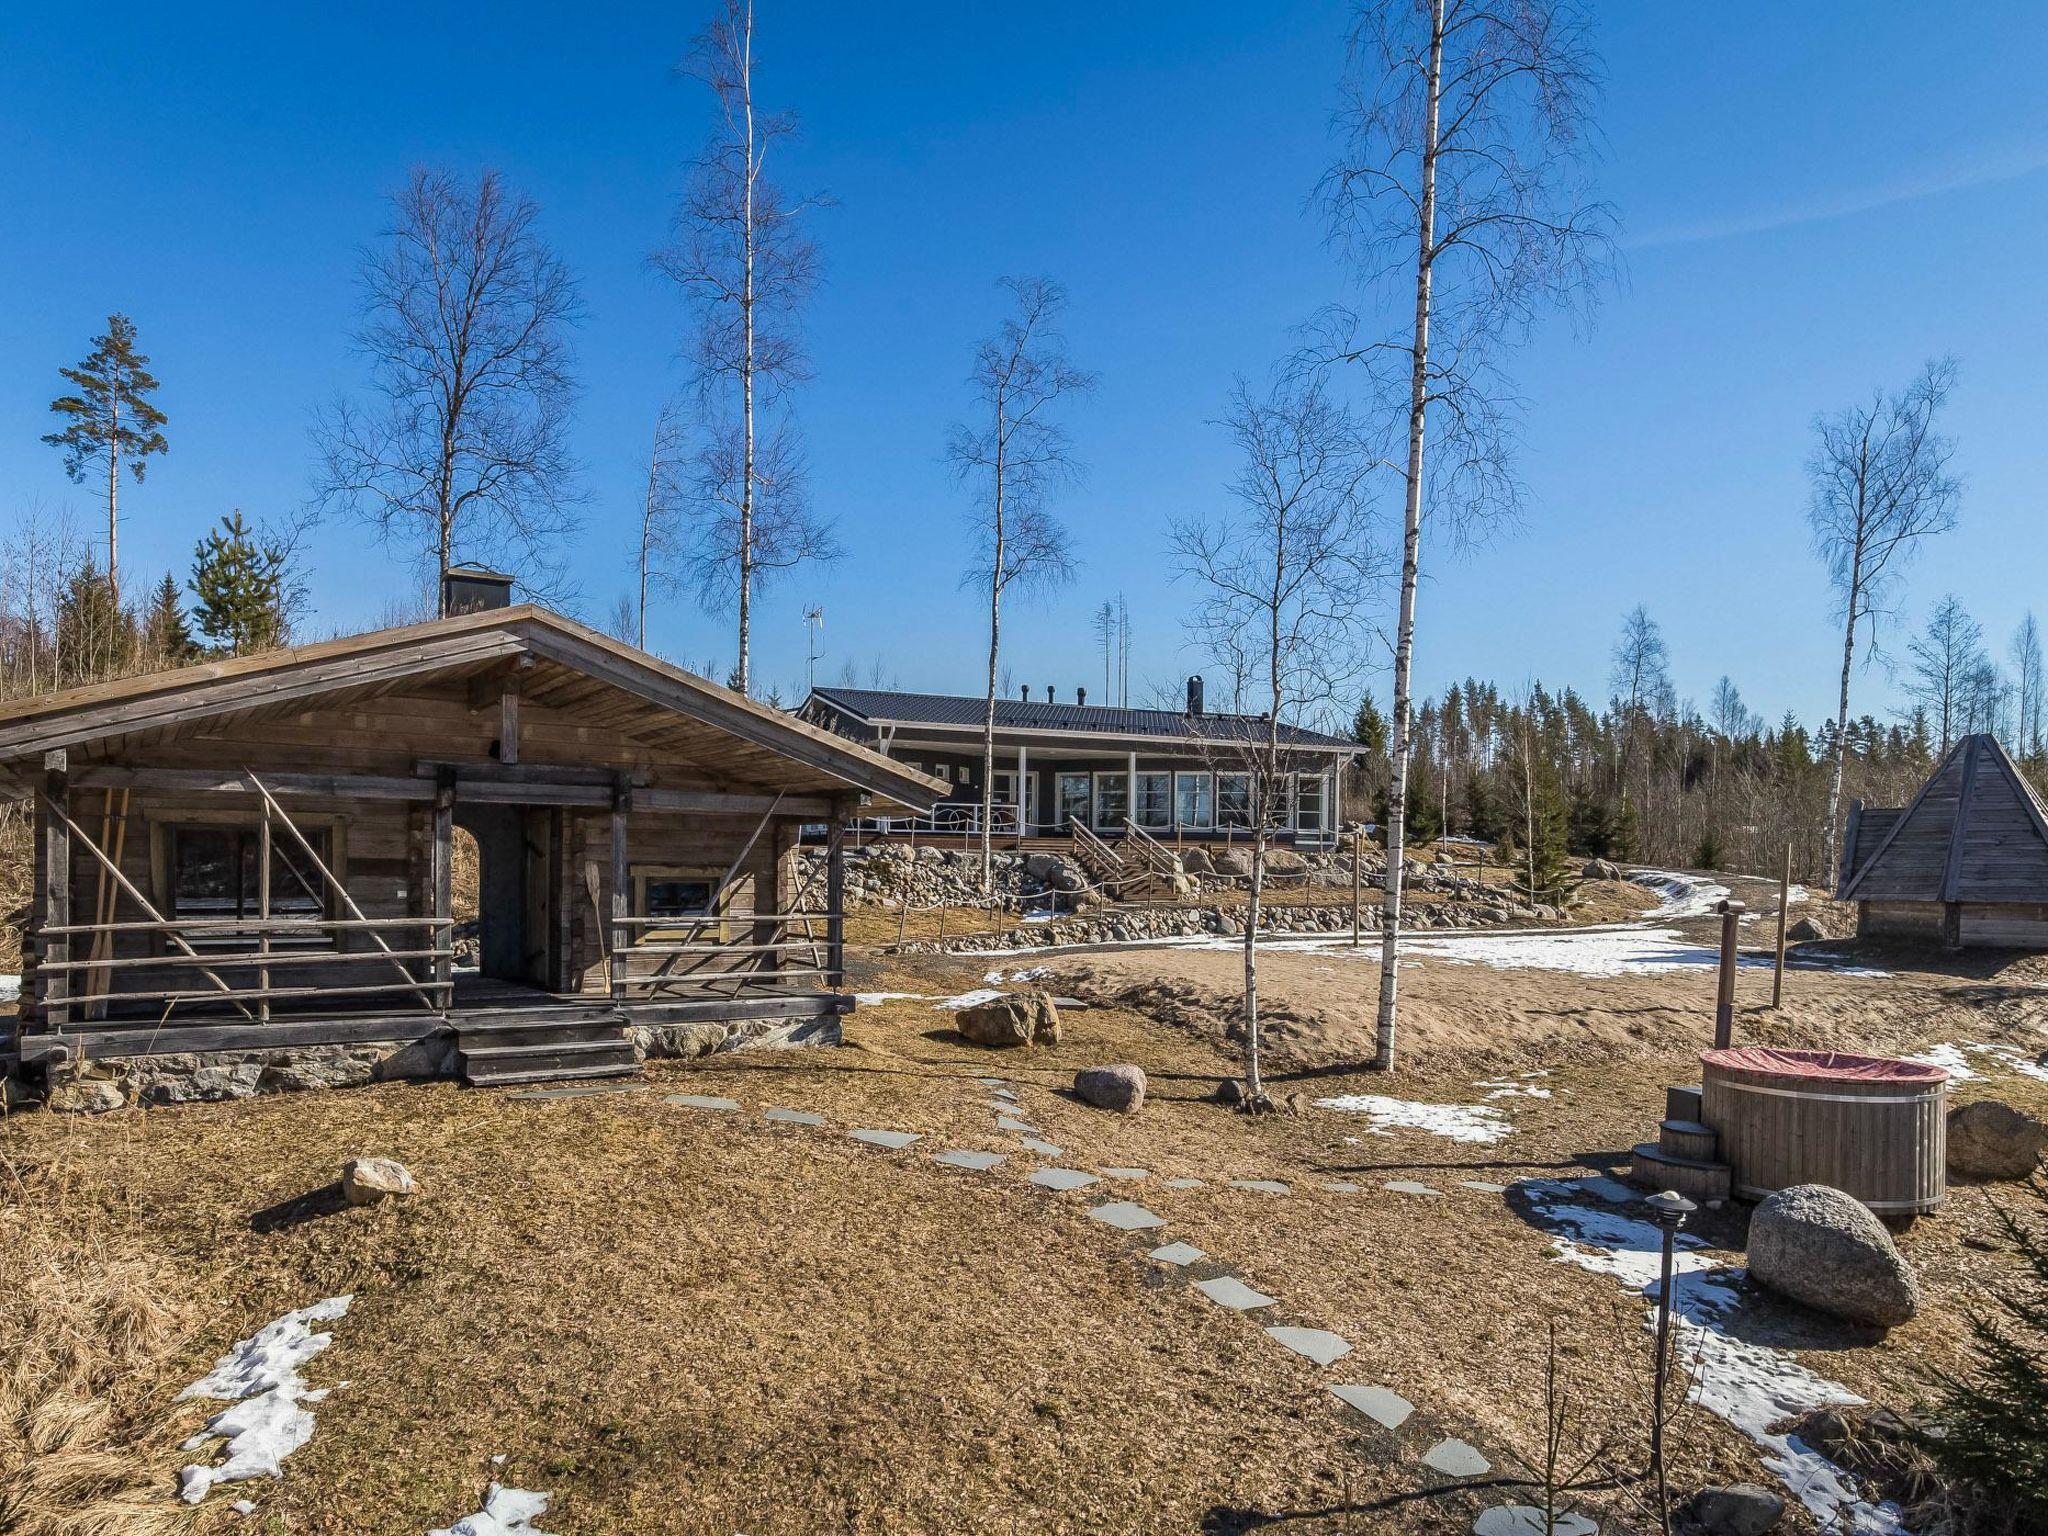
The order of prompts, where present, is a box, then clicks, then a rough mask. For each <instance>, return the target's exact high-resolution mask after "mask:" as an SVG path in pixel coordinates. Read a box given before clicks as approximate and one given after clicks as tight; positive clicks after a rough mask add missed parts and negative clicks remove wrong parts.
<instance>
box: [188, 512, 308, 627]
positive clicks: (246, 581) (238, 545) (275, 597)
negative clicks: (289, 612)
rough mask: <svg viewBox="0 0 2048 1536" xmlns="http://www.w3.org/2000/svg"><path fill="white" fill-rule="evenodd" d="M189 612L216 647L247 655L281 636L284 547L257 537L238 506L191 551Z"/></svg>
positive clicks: (283, 618)
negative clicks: (194, 603) (191, 599)
mask: <svg viewBox="0 0 2048 1536" xmlns="http://www.w3.org/2000/svg"><path fill="white" fill-rule="evenodd" d="M192 560H193V563H192V595H193V596H194V597H195V598H197V599H198V606H197V607H195V608H194V609H193V611H192V617H193V618H194V619H195V620H196V621H197V623H198V625H199V632H200V633H201V634H202V635H204V636H206V638H207V639H208V640H210V641H212V642H213V648H214V650H215V651H216V652H218V653H220V654H222V655H227V656H247V655H250V654H251V653H253V652H256V651H267V650H269V649H271V648H272V647H274V646H279V645H282V644H284V642H285V637H286V636H285V631H286V624H285V612H284V584H285V552H284V550H283V549H281V548H279V547H278V546H276V545H273V544H265V543H263V542H261V541H260V540H259V539H258V538H257V537H256V535H255V533H254V532H253V531H251V530H250V529H249V528H248V527H247V526H246V525H245V524H244V523H243V522H242V514H241V513H240V512H239V511H238V512H236V513H235V514H234V515H233V516H231V517H224V518H222V519H221V520H220V527H219V528H218V529H216V530H215V531H214V532H212V533H210V534H208V535H207V536H206V537H205V538H203V539H201V540H200V541H199V544H198V546H197V548H196V549H194V551H193V557H192Z"/></svg>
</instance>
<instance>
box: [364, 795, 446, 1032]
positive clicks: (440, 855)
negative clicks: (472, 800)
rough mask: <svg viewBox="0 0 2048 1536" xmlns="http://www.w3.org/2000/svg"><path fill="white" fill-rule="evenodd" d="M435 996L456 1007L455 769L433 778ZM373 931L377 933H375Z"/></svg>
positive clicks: (442, 1004)
mask: <svg viewBox="0 0 2048 1536" xmlns="http://www.w3.org/2000/svg"><path fill="white" fill-rule="evenodd" d="M431 852H432V863H433V878H434V917H435V925H434V949H435V951H436V953H435V956H434V996H435V997H437V998H439V999H440V1004H441V1007H442V1008H443V1009H444V1010H445V1009H448V1008H452V1007H454V1006H455V928H454V924H453V918H454V916H455V770H454V769H453V768H443V769H441V770H439V771H438V772H437V773H436V774H435V775H434V843H433V848H432V850H431ZM372 931H374V930H372Z"/></svg>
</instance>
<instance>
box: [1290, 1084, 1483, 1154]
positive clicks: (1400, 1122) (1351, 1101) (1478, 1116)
mask: <svg viewBox="0 0 2048 1536" xmlns="http://www.w3.org/2000/svg"><path fill="white" fill-rule="evenodd" d="M1315 1104H1316V1107H1317V1108H1318V1109H1334V1110H1336V1111H1338V1112H1339V1113H1340V1114H1346V1115H1365V1116H1367V1117H1369V1118H1370V1119H1371V1121H1372V1125H1371V1133H1372V1134H1373V1135H1375V1136H1391V1135H1392V1134H1393V1133H1394V1132H1395V1131H1396V1130H1404V1131H1427V1132H1428V1133H1429V1134H1430V1135H1432V1136H1442V1137H1444V1138H1446V1139H1447V1140H1450V1141H1471V1142H1481V1143H1486V1142H1495V1141H1500V1140H1501V1139H1503V1138H1504V1137H1506V1136H1507V1135H1508V1133H1509V1132H1511V1131H1512V1130H1514V1126H1513V1124H1511V1123H1510V1122H1509V1120H1508V1117H1507V1116H1506V1115H1504V1114H1502V1113H1501V1112H1500V1111H1499V1110H1497V1109H1494V1108H1492V1107H1491V1106H1489V1105H1485V1104H1420V1103H1416V1102H1414V1101H1412V1100H1409V1099H1390V1098H1387V1097H1385V1096H1383V1095H1381V1094H1377V1093H1347V1094H1345V1095H1343V1096H1342V1097H1341V1098H1335V1099H1317V1100H1316V1101H1315Z"/></svg>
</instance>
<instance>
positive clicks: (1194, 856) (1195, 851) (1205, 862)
mask: <svg viewBox="0 0 2048 1536" xmlns="http://www.w3.org/2000/svg"><path fill="white" fill-rule="evenodd" d="M1180 867H1181V868H1182V869H1184V870H1186V871H1187V872H1188V873H1189V874H1191V875H1213V874H1214V873H1215V872H1216V866H1215V865H1213V864H1211V863H1210V862H1209V855H1208V852H1207V851H1206V850H1204V849H1201V848H1186V849H1183V850H1182V851H1181V856H1180Z"/></svg>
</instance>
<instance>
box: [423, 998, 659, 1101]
mask: <svg viewBox="0 0 2048 1536" xmlns="http://www.w3.org/2000/svg"><path fill="white" fill-rule="evenodd" d="M625 1025H626V1015H625V1014H624V1013H622V1012H621V1011H620V1010H618V1009H616V1008H612V1007H609V1006H592V1007H566V1008H559V1007H558V1008H533V1009H509V1008H508V1009H491V1010H488V1011H485V1012H479V1013H476V1014H471V1015H468V1016H465V1017H459V1018H458V1019H457V1020H456V1024H455V1049H456V1061H457V1064H458V1066H459V1068H460V1070H461V1073H462V1080H463V1082H464V1083H466V1084H468V1085H469V1086H470V1087H472V1088H492V1087H498V1086H500V1085H509V1084H514V1083H518V1084H529V1083H545V1082H554V1081H556V1080H558V1079H560V1080H569V1079H587V1078H600V1077H636V1076H638V1075H639V1072H640V1061H639V1058H638V1057H636V1056H635V1055H634V1054H633V1045H632V1042H631V1041H629V1040H628V1039H627V1038H626V1030H625Z"/></svg>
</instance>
